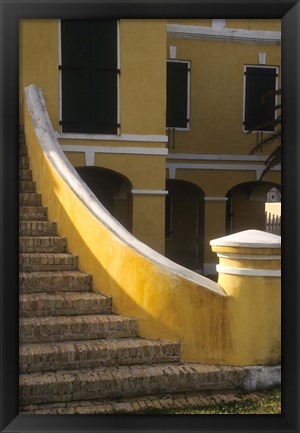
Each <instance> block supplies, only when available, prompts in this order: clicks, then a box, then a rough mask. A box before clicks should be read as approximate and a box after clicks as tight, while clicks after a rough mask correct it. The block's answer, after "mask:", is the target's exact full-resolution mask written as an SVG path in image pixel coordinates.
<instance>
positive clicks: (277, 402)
mask: <svg viewBox="0 0 300 433" xmlns="http://www.w3.org/2000/svg"><path fill="white" fill-rule="evenodd" d="M239 397H240V399H239V401H233V402H227V403H225V402H224V403H217V404H215V405H210V406H206V407H186V408H182V409H168V410H161V411H159V410H157V409H156V410H148V411H144V412H139V413H148V414H149V413H156V414H173V415H176V414H181V415H224V414H230V415H233V414H235V415H246V414H261V415H266V414H268V415H280V413H281V391H280V387H275V388H272V389H270V390H267V391H259V392H258V391H257V392H255V393H251V394H246V393H241V394H240V395H239Z"/></svg>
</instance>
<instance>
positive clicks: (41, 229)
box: [19, 221, 57, 236]
mask: <svg viewBox="0 0 300 433" xmlns="http://www.w3.org/2000/svg"><path fill="white" fill-rule="evenodd" d="M19 234H20V236H56V235H57V224H56V222H52V221H19Z"/></svg>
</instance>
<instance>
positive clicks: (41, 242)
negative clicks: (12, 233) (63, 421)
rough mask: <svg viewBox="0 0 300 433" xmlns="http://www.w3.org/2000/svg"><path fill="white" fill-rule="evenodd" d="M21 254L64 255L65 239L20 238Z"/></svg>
mask: <svg viewBox="0 0 300 433" xmlns="http://www.w3.org/2000/svg"><path fill="white" fill-rule="evenodd" d="M19 251H20V252H21V253H65V252H66V251H67V238H65V237H60V236H20V237H19Z"/></svg>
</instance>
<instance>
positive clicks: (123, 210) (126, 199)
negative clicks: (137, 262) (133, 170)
mask: <svg viewBox="0 0 300 433" xmlns="http://www.w3.org/2000/svg"><path fill="white" fill-rule="evenodd" d="M76 170H77V172H78V174H79V175H80V176H81V177H82V179H83V180H84V182H85V183H86V184H87V185H88V187H89V188H90V189H91V190H92V191H93V193H94V194H95V196H96V197H97V198H98V199H99V201H100V202H101V203H102V204H103V206H105V207H106V209H107V210H108V211H109V212H110V213H111V214H112V215H113V216H114V217H115V218H116V219H117V220H118V221H119V222H120V223H121V224H122V225H123V226H124V227H125V228H126V229H127V230H129V231H132V197H131V194H130V193H131V190H132V184H131V182H130V180H129V179H128V178H127V177H126V176H124V175H123V174H120V173H118V172H116V171H113V170H110V169H107V168H103V167H86V166H84V167H76Z"/></svg>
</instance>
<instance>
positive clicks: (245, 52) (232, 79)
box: [167, 38, 281, 155]
mask: <svg viewBox="0 0 300 433" xmlns="http://www.w3.org/2000/svg"><path fill="white" fill-rule="evenodd" d="M167 44H168V45H175V46H176V47H177V55H176V58H177V59H178V60H179V59H180V60H189V61H191V102H190V107H191V115H190V131H176V132H175V149H174V150H173V151H172V152H173V153H176V152H177V153H187V152H191V153H206V154H218V153H219V154H220V153H221V154H238V155H243V154H244V155H249V152H250V150H251V148H252V147H253V146H254V145H255V144H256V133H254V134H250V135H247V134H245V133H244V132H243V82H244V66H245V65H258V53H260V52H266V53H267V57H266V59H267V60H266V65H272V66H280V54H281V51H280V46H278V45H270V44H245V43H240V42H230V41H225V42H224V41H208V40H196V39H184V38H182V39H178V38H168V41H167ZM279 73H280V71H279ZM268 150H269V149H268Z"/></svg>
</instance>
